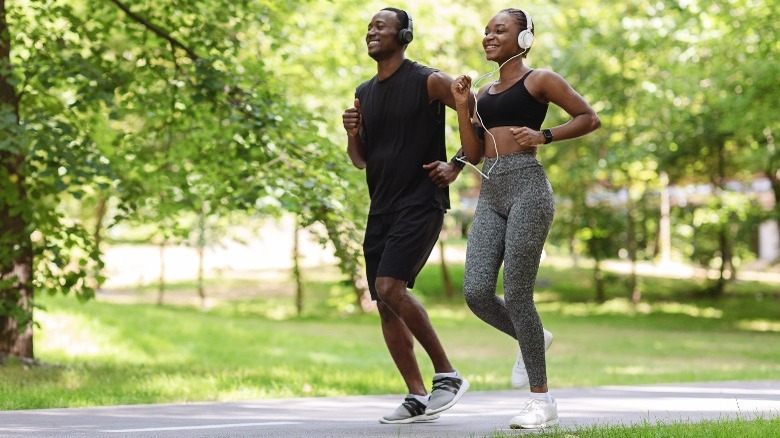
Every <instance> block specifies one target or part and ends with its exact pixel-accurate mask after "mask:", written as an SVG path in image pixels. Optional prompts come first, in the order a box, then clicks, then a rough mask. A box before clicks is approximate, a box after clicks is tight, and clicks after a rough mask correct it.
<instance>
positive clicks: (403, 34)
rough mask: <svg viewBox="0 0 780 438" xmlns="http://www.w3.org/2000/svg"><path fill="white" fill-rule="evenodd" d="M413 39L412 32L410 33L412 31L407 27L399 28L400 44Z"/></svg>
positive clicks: (407, 42) (403, 44) (405, 43)
mask: <svg viewBox="0 0 780 438" xmlns="http://www.w3.org/2000/svg"><path fill="white" fill-rule="evenodd" d="M413 39H414V34H412V31H411V30H409V29H401V30H400V31H398V42H399V43H401V45H402V46H405V45H407V44H409V43H411V42H412V40H413Z"/></svg>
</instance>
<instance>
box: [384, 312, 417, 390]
mask: <svg viewBox="0 0 780 438" xmlns="http://www.w3.org/2000/svg"><path fill="white" fill-rule="evenodd" d="M377 309H378V310H379V317H380V318H381V320H382V335H384V337H385V344H387V349H388V350H389V351H390V356H391V357H392V358H393V362H395V366H396V368H398V371H399V372H400V373H401V376H402V377H403V378H404V382H406V387H407V388H409V394H416V395H426V394H427V393H428V391H427V390H426V389H425V384H424V383H423V379H422V374H421V373H420V367H419V366H418V364H417V358H416V357H415V355H414V337H413V335H412V332H411V331H409V328H408V327H406V324H404V322H403V321H402V320H401V318H399V317H398V315H396V314H395V313H393V311H392V310H390V307H389V306H388V305H387V304H385V303H383V302H381V301H379V302H378V303H377Z"/></svg>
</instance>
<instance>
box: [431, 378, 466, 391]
mask: <svg viewBox="0 0 780 438" xmlns="http://www.w3.org/2000/svg"><path fill="white" fill-rule="evenodd" d="M461 382H462V380H461V379H458V378H457V377H442V378H440V379H436V380H434V381H433V391H436V390H438V389H442V390H444V391H449V392H451V393H453V394H457V393H458V391H459V390H460V385H461Z"/></svg>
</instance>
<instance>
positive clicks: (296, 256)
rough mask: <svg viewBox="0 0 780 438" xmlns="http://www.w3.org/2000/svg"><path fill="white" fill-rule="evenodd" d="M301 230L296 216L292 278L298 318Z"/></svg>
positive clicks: (300, 279)
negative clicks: (299, 232)
mask: <svg viewBox="0 0 780 438" xmlns="http://www.w3.org/2000/svg"><path fill="white" fill-rule="evenodd" d="M300 229H301V224H300V221H299V220H298V216H296V217H295V224H294V226H293V252H292V259H293V272H292V274H293V278H294V279H295V311H296V312H297V314H298V316H301V315H302V314H303V279H302V277H301V265H300V258H301V252H300V246H299V244H300V241H299V240H300V239H298V231H300Z"/></svg>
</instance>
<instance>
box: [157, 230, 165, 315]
mask: <svg viewBox="0 0 780 438" xmlns="http://www.w3.org/2000/svg"><path fill="white" fill-rule="evenodd" d="M164 297H165V240H163V241H162V242H160V278H159V280H158V282H157V305H159V306H162V304H163V298H164Z"/></svg>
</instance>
